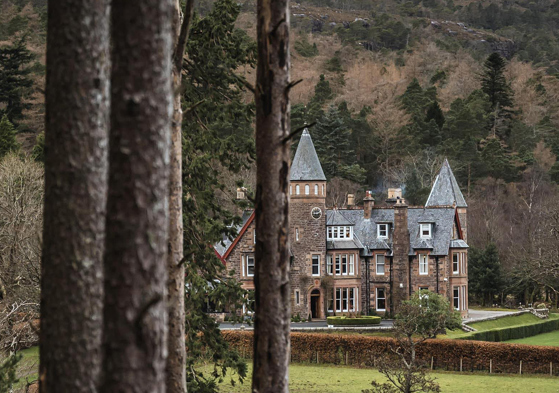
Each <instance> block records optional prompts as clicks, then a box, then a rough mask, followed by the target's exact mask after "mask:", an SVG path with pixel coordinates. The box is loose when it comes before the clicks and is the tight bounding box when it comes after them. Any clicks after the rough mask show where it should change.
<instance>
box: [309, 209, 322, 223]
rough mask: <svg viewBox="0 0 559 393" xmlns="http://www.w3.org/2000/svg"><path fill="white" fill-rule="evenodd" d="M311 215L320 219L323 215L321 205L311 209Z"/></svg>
mask: <svg viewBox="0 0 559 393" xmlns="http://www.w3.org/2000/svg"><path fill="white" fill-rule="evenodd" d="M311 216H312V218H315V219H317V220H318V219H319V218H320V217H321V216H322V210H320V208H319V207H313V209H312V210H311Z"/></svg>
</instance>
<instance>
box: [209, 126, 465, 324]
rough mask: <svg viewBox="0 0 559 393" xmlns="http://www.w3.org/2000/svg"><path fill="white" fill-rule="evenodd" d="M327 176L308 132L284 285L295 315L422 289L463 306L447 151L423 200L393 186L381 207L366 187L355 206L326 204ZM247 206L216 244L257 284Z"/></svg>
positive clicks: (361, 308)
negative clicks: (409, 199)
mask: <svg viewBox="0 0 559 393" xmlns="http://www.w3.org/2000/svg"><path fill="white" fill-rule="evenodd" d="M326 193H327V184H326V178H325V177H324V174H323V172H322V168H321V166H320V162H319V161H318V157H317V156H316V152H315V150H314V146H313V145H312V141H311V139H310V135H309V134H308V132H304V133H303V135H302V137H301V142H300V144H299V147H298V150H297V153H296V154H295V158H294V160H293V165H292V176H291V184H290V213H289V214H290V216H289V223H290V224H289V236H290V251H291V261H290V286H291V309H292V313H293V315H297V314H298V315H299V316H300V317H301V318H302V319H307V318H313V319H324V318H325V317H326V316H327V315H330V314H336V315H344V314H357V313H362V314H370V313H373V312H375V313H378V314H381V315H382V314H393V313H395V312H397V311H398V305H399V304H400V303H401V302H402V301H404V300H406V299H409V297H410V296H411V294H413V293H414V292H416V291H419V290H422V289H428V290H429V291H432V292H436V293H439V294H443V295H445V296H446V297H447V298H448V299H449V301H450V303H451V307H453V308H455V309H457V310H459V311H460V313H461V315H462V316H463V317H466V316H467V314H468V300H467V296H468V274H467V272H468V270H467V265H468V263H467V251H468V246H467V243H466V242H467V233H468V232H467V205H466V202H465V200H464V198H463V196H462V194H461V192H460V189H459V188H458V184H457V183H456V179H455V178H454V175H453V174H452V171H451V170H450V166H449V165H448V162H446V161H445V163H444V164H443V167H442V168H441V171H440V173H439V176H438V177H437V179H436V181H435V183H434V185H433V190H432V191H431V195H430V196H429V199H428V201H427V203H426V207H409V206H407V204H406V202H405V201H404V200H403V199H402V197H401V190H398V189H393V190H392V194H391V195H392V198H391V199H389V200H388V201H387V203H389V206H388V207H375V206H374V199H373V198H372V196H371V194H370V193H367V196H366V197H365V199H364V201H363V207H362V208H353V209H348V210H338V209H326V205H325V201H326ZM253 219H254V214H253V213H250V212H249V213H247V214H245V216H244V224H243V226H242V227H240V228H239V236H238V237H237V239H235V240H234V241H233V242H227V241H224V242H223V243H221V244H220V245H216V253H217V254H218V255H219V256H220V257H221V259H222V260H223V262H224V263H226V265H227V269H228V270H231V269H233V270H234V271H235V276H236V278H237V279H238V280H239V282H241V283H242V285H243V287H244V288H245V289H248V290H253V289H254V281H253V270H254V263H255V261H254V243H255V232H254V231H255V228H254V222H253Z"/></svg>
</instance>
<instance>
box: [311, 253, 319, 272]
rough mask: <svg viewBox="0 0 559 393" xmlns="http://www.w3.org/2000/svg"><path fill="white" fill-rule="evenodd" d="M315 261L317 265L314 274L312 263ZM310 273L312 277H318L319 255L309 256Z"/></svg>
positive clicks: (313, 264)
mask: <svg viewBox="0 0 559 393" xmlns="http://www.w3.org/2000/svg"><path fill="white" fill-rule="evenodd" d="M315 260H316V261H318V264H317V265H316V267H317V272H316V273H315V272H314V268H315V263H314V261H315ZM311 273H312V275H313V277H318V276H320V255H316V254H314V255H312V256H311Z"/></svg>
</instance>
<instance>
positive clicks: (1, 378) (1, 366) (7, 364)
mask: <svg viewBox="0 0 559 393" xmlns="http://www.w3.org/2000/svg"><path fill="white" fill-rule="evenodd" d="M20 359H21V355H20V354H17V355H11V356H9V357H8V358H7V359H5V360H4V361H3V362H2V363H0V393H11V392H13V391H14V385H15V384H16V383H17V382H18V381H19V379H18V378H17V374H16V373H17V366H18V362H19V361H20Z"/></svg>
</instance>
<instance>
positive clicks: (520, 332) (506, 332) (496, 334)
mask: <svg viewBox="0 0 559 393" xmlns="http://www.w3.org/2000/svg"><path fill="white" fill-rule="evenodd" d="M554 330H559V319H549V320H547V321H543V322H537V323H533V324H530V325H521V326H511V327H507V328H501V329H493V330H487V331H484V332H473V333H470V334H468V335H465V336H463V337H460V339H461V340H477V341H492V342H500V341H509V340H516V339H519V338H524V337H532V336H535V335H537V334H541V333H547V332H552V331H554Z"/></svg>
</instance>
